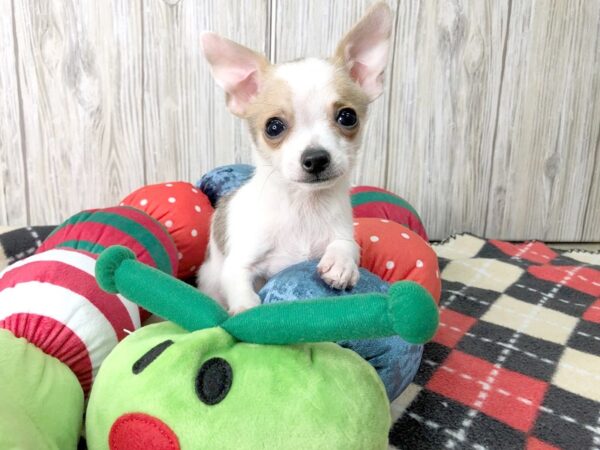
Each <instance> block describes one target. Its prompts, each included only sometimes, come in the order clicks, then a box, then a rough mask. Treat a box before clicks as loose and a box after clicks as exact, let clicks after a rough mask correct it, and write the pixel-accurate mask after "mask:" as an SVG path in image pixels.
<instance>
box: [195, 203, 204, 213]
mask: <svg viewBox="0 0 600 450" xmlns="http://www.w3.org/2000/svg"><path fill="white" fill-rule="evenodd" d="M194 210H195V211H196V212H200V211H202V208H200V207H199V206H198V205H196V206H194Z"/></svg>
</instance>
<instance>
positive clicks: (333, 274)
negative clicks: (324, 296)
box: [317, 253, 359, 290]
mask: <svg viewBox="0 0 600 450" xmlns="http://www.w3.org/2000/svg"><path fill="white" fill-rule="evenodd" d="M317 270H318V271H319V274H320V275H321V278H322V279H323V281H324V282H325V283H327V284H328V285H329V286H331V287H332V288H334V289H339V290H344V289H349V288H353V287H354V286H355V285H356V283H357V282H358V277H359V272H358V267H357V265H356V262H355V261H354V259H352V258H351V257H349V256H346V255H339V254H335V253H325V255H324V256H323V257H322V258H321V261H319V265H318V266H317Z"/></svg>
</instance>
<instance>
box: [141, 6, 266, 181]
mask: <svg viewBox="0 0 600 450" xmlns="http://www.w3.org/2000/svg"><path fill="white" fill-rule="evenodd" d="M267 7H268V5H267V0H251V1H250V0H249V1H244V2H239V1H236V0H227V1H222V0H210V1H208V0H207V1H201V2H198V1H194V0H182V1H162V0H153V1H148V2H144V4H143V8H144V123H145V127H144V128H145V132H144V139H145V154H146V171H147V175H148V181H149V182H159V181H166V180H173V179H177V180H188V181H195V180H197V179H198V178H200V176H201V175H202V174H203V173H204V172H206V171H207V170H209V169H212V168H214V167H215V166H217V165H222V164H231V163H234V162H250V138H249V136H248V135H247V132H246V130H245V129H244V127H243V125H242V122H241V120H240V119H238V118H236V117H234V116H233V115H231V114H230V113H229V112H228V111H227V109H226V107H225V95H224V93H223V91H222V90H221V89H220V88H219V87H218V86H217V85H216V84H215V82H214V81H213V79H212V77H211V75H210V72H209V68H208V64H207V63H206V61H205V60H204V57H203V56H202V54H201V47H200V35H201V33H202V32H203V31H205V30H211V31H215V32H217V33H219V34H221V35H223V36H225V37H227V38H229V39H232V40H234V41H237V42H239V43H241V44H242V45H245V46H247V47H250V48H252V49H254V50H256V51H260V52H264V51H265V50H266V48H267Z"/></svg>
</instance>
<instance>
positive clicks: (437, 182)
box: [387, 0, 509, 239]
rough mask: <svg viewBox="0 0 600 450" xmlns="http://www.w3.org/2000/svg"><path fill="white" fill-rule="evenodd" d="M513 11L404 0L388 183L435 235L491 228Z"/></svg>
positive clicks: (500, 4)
mask: <svg viewBox="0 0 600 450" xmlns="http://www.w3.org/2000/svg"><path fill="white" fill-rule="evenodd" d="M508 5H509V3H508V1H507V0H503V1H496V2H481V1H478V0H473V1H449V0H440V1H436V0H427V1H422V2H400V6H399V13H398V14H399V21H398V26H397V27H398V30H397V37H396V48H395V57H394V68H393V74H394V79H393V81H392V98H391V108H390V111H389V115H390V123H391V126H390V128H389V148H388V153H389V154H388V165H387V187H388V188H389V189H391V190H393V191H394V192H396V193H399V194H400V195H402V196H404V197H405V198H406V199H407V200H408V201H410V202H411V203H413V204H414V206H415V207H416V208H417V210H418V211H419V212H420V214H421V215H422V218H423V220H424V223H425V227H426V228H427V230H428V233H429V235H430V237H431V238H432V239H441V238H445V237H446V236H448V234H451V233H456V232H461V231H470V232H473V233H477V234H482V233H483V231H484V227H485V220H486V206H487V193H488V187H489V178H490V175H491V149H492V147H493V141H494V126H495V123H496V119H497V112H498V94H499V89H500V83H501V76H502V61H503V48H504V43H505V39H506V33H507V22H508V14H509V11H508V10H509V8H508Z"/></svg>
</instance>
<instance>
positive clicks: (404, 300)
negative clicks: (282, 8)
mask: <svg viewBox="0 0 600 450" xmlns="http://www.w3.org/2000/svg"><path fill="white" fill-rule="evenodd" d="M388 295H389V311H390V319H391V321H392V326H393V328H394V331H396V333H398V336H400V337H401V338H402V339H404V340H405V341H406V342H409V343H411V344H424V343H425V342H427V341H429V340H430V339H431V338H432V337H433V335H434V334H435V332H436V330H437V328H438V324H439V312H438V307H437V305H436V303H435V301H434V300H433V297H432V296H431V294H430V293H429V292H428V291H427V290H426V289H425V288H424V287H422V286H421V285H419V284H417V283H415V282H413V281H399V282H397V283H394V284H393V285H392V286H390V289H389V290H388Z"/></svg>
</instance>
